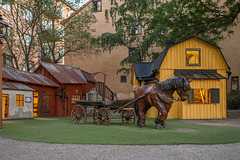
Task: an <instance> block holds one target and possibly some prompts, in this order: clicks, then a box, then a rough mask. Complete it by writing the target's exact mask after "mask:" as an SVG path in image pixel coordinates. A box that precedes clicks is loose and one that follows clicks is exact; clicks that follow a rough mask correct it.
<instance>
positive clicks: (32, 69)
mask: <svg viewBox="0 0 240 160" xmlns="http://www.w3.org/2000/svg"><path fill="white" fill-rule="evenodd" d="M28 63H29V69H30V70H29V72H33V71H34V68H33V66H34V62H33V61H29V62H28ZM23 70H24V71H27V64H24V67H23Z"/></svg>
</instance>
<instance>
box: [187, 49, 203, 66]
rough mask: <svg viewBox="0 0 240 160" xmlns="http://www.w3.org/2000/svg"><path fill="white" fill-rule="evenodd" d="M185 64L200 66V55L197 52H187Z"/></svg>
mask: <svg viewBox="0 0 240 160" xmlns="http://www.w3.org/2000/svg"><path fill="white" fill-rule="evenodd" d="M186 56H187V64H200V61H199V57H200V53H199V51H189V50H188V51H187V55H186Z"/></svg>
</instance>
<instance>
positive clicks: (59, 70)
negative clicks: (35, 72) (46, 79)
mask: <svg viewBox="0 0 240 160" xmlns="http://www.w3.org/2000/svg"><path fill="white" fill-rule="evenodd" d="M41 65H42V66H43V67H44V68H45V69H46V70H47V71H48V72H49V73H50V74H51V75H52V76H53V77H55V78H56V79H57V81H58V82H59V83H68V84H71V83H74V84H84V83H87V80H86V79H85V77H84V76H83V74H82V72H81V70H80V69H79V68H74V67H70V66H67V65H60V64H55V63H43V62H42V63H41Z"/></svg>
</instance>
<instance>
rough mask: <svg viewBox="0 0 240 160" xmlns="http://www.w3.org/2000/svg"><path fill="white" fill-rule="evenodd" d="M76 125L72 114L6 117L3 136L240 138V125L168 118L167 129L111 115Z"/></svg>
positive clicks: (148, 141) (119, 141) (112, 140)
mask: <svg viewBox="0 0 240 160" xmlns="http://www.w3.org/2000/svg"><path fill="white" fill-rule="evenodd" d="M88 122H90V123H89V124H85V125H73V124H71V120H70V117H54V118H36V119H31V120H8V121H3V129H2V130H1V131H0V136H1V137H4V138H10V139H15V140H19V141H34V142H47V143H72V144H113V145H162V144H165V145H166V144H219V143H234V142H239V141H240V134H239V132H240V128H238V127H224V126H208V125H198V124H193V123H190V122H188V121H184V120H167V129H163V130H156V129H154V127H155V123H154V119H147V121H146V127H145V128H140V127H138V126H136V125H127V124H121V123H120V120H119V119H118V120H116V119H112V124H111V125H110V126H100V125H96V124H93V121H92V117H88Z"/></svg>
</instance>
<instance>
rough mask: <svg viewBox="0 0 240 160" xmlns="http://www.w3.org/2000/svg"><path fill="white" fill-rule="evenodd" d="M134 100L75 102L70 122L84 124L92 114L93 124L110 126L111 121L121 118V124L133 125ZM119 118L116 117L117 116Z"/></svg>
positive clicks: (134, 117)
mask: <svg viewBox="0 0 240 160" xmlns="http://www.w3.org/2000/svg"><path fill="white" fill-rule="evenodd" d="M134 102H135V100H117V101H95V102H93V101H88V100H77V101H76V104H77V105H75V106H74V107H73V109H72V111H71V121H72V123H73V124H85V123H86V122H87V115H90V114H92V117H93V121H94V123H97V124H98V125H110V124H111V119H116V118H119V117H120V118H121V119H122V123H128V124H134V123H135V122H136V115H135V112H134V108H131V104H132V103H134ZM117 113H118V114H117ZM119 114H120V115H121V116H118V115H119Z"/></svg>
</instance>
